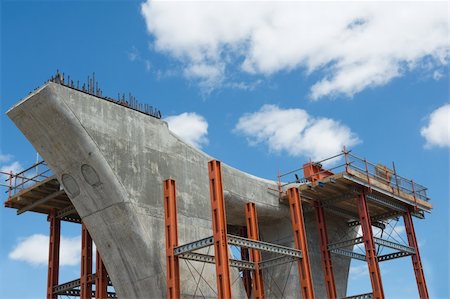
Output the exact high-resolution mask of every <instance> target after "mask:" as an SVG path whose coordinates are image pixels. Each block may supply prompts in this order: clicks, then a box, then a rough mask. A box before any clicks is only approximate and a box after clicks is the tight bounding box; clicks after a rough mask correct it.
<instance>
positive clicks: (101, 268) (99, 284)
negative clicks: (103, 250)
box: [95, 249, 108, 299]
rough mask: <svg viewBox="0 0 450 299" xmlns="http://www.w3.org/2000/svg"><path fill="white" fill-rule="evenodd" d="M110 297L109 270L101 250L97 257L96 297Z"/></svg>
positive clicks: (103, 298) (99, 298) (100, 298)
mask: <svg viewBox="0 0 450 299" xmlns="http://www.w3.org/2000/svg"><path fill="white" fill-rule="evenodd" d="M105 298H108V272H106V268H105V264H104V263H103V260H102V257H101V256H100V252H99V251H98V249H97V254H96V258H95V299H105Z"/></svg>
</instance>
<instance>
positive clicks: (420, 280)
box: [403, 211, 429, 299]
mask: <svg viewBox="0 0 450 299" xmlns="http://www.w3.org/2000/svg"><path fill="white" fill-rule="evenodd" d="M403 220H404V222H405V230H406V235H407V237H408V243H409V246H411V247H412V248H414V250H415V251H416V253H415V254H413V255H411V258H412V263H413V267H414V274H415V275H416V281H417V288H418V289H419V296H420V298H421V299H428V298H429V295H428V289H427V283H426V281H425V275H424V273H423V267H422V261H421V259H420V254H419V246H418V244H417V239H416V232H415V230H414V225H413V220H412V217H411V212H410V211H407V212H406V213H405V214H403Z"/></svg>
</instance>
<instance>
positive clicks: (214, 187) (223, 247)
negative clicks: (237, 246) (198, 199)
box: [208, 160, 232, 299]
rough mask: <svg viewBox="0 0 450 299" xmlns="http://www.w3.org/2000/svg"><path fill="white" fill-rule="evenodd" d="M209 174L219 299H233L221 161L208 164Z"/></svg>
mask: <svg viewBox="0 0 450 299" xmlns="http://www.w3.org/2000/svg"><path fill="white" fill-rule="evenodd" d="M208 174H209V190H210V198H211V212H212V228H213V237H214V255H215V260H216V263H215V265H216V280H217V295H218V298H219V299H222V298H231V297H232V296H231V280H230V265H229V263H230V262H229V260H228V255H229V251H228V242H227V218H226V214H225V202H224V197H223V187H222V170H221V165H220V162H219V161H217V160H212V161H209V162H208Z"/></svg>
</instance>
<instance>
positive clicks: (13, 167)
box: [0, 161, 23, 173]
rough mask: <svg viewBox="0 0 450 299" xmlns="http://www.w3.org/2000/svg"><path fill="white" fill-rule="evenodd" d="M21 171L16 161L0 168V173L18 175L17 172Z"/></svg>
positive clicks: (20, 166)
mask: <svg viewBox="0 0 450 299" xmlns="http://www.w3.org/2000/svg"><path fill="white" fill-rule="evenodd" d="M22 169H23V167H22V165H21V164H20V163H19V162H17V161H14V162H12V163H8V164H7V165H2V166H1V167H0V171H2V172H6V173H9V172H11V171H12V172H13V173H18V172H20V171H22Z"/></svg>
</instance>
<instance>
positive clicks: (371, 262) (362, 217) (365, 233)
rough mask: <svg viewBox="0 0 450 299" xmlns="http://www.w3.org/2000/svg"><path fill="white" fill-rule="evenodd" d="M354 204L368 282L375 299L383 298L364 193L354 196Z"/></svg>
mask: <svg viewBox="0 0 450 299" xmlns="http://www.w3.org/2000/svg"><path fill="white" fill-rule="evenodd" d="M356 205H357V208H358V215H359V221H360V223H361V230H362V237H363V240H364V247H365V249H366V260H367V266H368V268H369V273H370V282H371V283H372V291H373V297H374V298H375V299H384V292H383V284H382V282H381V273H380V267H379V265H378V258H377V253H376V249H375V242H374V241H373V232H372V224H371V223H370V215H369V209H368V208H367V202H366V195H365V194H364V193H361V194H360V195H359V196H358V197H357V198H356Z"/></svg>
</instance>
